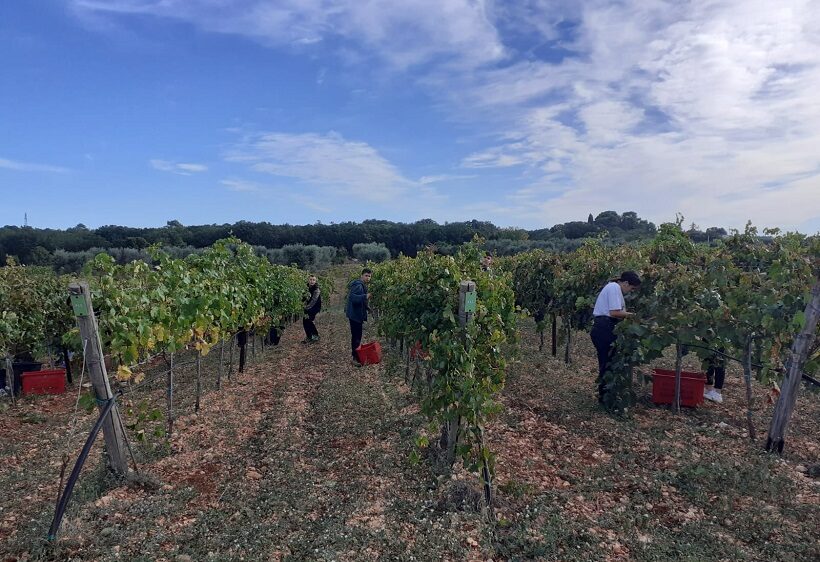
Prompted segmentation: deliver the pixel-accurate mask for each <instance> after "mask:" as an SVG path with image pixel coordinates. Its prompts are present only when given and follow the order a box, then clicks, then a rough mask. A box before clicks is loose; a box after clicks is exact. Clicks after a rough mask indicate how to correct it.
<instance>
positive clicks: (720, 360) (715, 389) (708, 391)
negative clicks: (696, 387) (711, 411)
mask: <svg viewBox="0 0 820 562" xmlns="http://www.w3.org/2000/svg"><path fill="white" fill-rule="evenodd" d="M718 351H719V353H714V354H712V355H711V356H709V357H708V358H707V359H706V360H705V361H704V366H705V367H706V387H705V388H704V390H703V397H704V398H706V399H707V400H711V401H712V402H717V403H718V404H721V403H722V402H723V394H722V393H721V390H723V382H724V381H725V380H726V359H725V358H724V357H723V355H721V354H722V353H723V352H724V351H725V350H724V348H722V347H720V348H718Z"/></svg>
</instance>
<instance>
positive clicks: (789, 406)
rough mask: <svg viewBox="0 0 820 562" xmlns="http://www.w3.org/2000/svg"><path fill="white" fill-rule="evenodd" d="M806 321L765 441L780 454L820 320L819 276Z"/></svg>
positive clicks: (785, 376)
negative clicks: (804, 366)
mask: <svg viewBox="0 0 820 562" xmlns="http://www.w3.org/2000/svg"><path fill="white" fill-rule="evenodd" d="M804 318H805V321H804V322H803V329H802V330H800V334H798V336H797V337H796V338H794V343H792V349H791V353H790V354H789V359H788V361H787V362H786V373H785V375H784V376H783V383H782V384H781V385H780V398H778V400H777V405H775V407H774V415H773V416H772V423H771V425H770V426H769V437H768V439H767V440H766V450H767V451H770V452H774V453H777V454H778V455H782V454H783V446H784V445H785V443H786V430H787V429H788V428H789V421H790V420H791V417H792V412H793V411H794V405H795V402H796V401H797V395H798V393H799V392H800V381H801V380H802V378H803V376H802V375H803V373H802V371H803V365H804V363H805V362H806V357H807V355H808V353H809V348H810V347H811V343H812V340H813V339H814V334H815V332H816V330H817V324H818V321H820V277H818V279H817V280H816V281H815V283H814V287H813V288H812V291H811V300H810V301H809V303H808V304H807V305H806V311H805V313H804Z"/></svg>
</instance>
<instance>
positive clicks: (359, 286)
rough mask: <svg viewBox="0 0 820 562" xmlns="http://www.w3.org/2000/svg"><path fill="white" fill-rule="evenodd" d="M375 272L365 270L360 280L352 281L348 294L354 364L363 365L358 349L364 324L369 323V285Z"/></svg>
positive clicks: (347, 313) (346, 308)
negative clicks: (357, 353) (357, 352)
mask: <svg viewBox="0 0 820 562" xmlns="http://www.w3.org/2000/svg"><path fill="white" fill-rule="evenodd" d="M372 275H373V271H372V270H370V269H368V268H365V269H363V270H362V276H361V277H360V278H359V279H355V280H353V281H351V283H350V286H349V287H348V293H347V306H346V307H345V314H346V315H347V319H348V320H350V347H351V349H352V351H353V363H354V364H355V365H361V363H360V362H359V357H358V356H357V355H356V349H358V347H359V346H360V345H361V343H362V324H363V323H364V322H365V321H367V284H368V283H370V277H371V276H372Z"/></svg>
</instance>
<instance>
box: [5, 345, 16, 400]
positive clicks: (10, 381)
mask: <svg viewBox="0 0 820 562" xmlns="http://www.w3.org/2000/svg"><path fill="white" fill-rule="evenodd" d="M12 364H13V362H12V360H11V356H10V355H7V356H6V384H7V385H9V396H10V397H11V403H12V404H16V402H15V399H14V368H13V367H12Z"/></svg>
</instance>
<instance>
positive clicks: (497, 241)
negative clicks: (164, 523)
mask: <svg viewBox="0 0 820 562" xmlns="http://www.w3.org/2000/svg"><path fill="white" fill-rule="evenodd" d="M690 230H691V233H692V236H693V239H694V238H695V236H697V237H698V238H699V239H698V240H696V241H701V240H700V239H703V240H706V239H708V238H709V237H710V236H711V237H716V236H719V235H725V234H726V231H725V230H723V229H720V228H715V229H709V230H707V231H706V232H700V231H699V230H697V229H690ZM655 232H656V228H655V225H654V224H652V223H651V222H648V221H645V220H643V219H641V218H639V217H638V216H637V214H636V213H634V212H626V213H623V214H622V215H621V214H618V213H617V212H615V211H605V212H603V213H600V214H599V215H598V216H597V217H593V216H592V215H591V214H590V215H589V217H588V218H587V220H586V221H572V222H567V223H563V224H558V225H555V226H553V227H551V228H545V229H539V230H532V231H528V230H524V229H519V228H502V227H498V226H496V225H494V224H492V223H490V222H486V221H477V220H472V221H464V222H452V223H445V224H439V223H437V222H436V221H433V220H431V219H424V220H420V221H417V222H413V223H401V222H391V221H385V220H366V221H364V222H361V223H356V222H343V223H338V224H322V223H316V224H311V225H290V224H282V225H273V224H270V223H267V222H262V223H252V222H247V221H240V222H237V223H234V224H222V225H216V224H211V225H196V226H184V225H182V224H181V223H180V222H179V221H175V220H172V221H168V223H167V224H166V225H165V226H163V227H159V228H134V227H127V226H114V225H109V226H102V227H100V228H96V229H89V228H86V227H85V226H84V225H82V224H78V225H77V226H75V227H72V228H68V229H65V230H61V229H48V228H46V229H39V228H31V227H18V226H5V227H3V228H1V229H0V263H5V262H6V258H7V257H8V256H13V257H14V258H15V259H16V260H17V262H19V263H22V264H26V265H48V266H52V267H55V269H58V270H62V271H76V270H77V269H78V268H79V267H81V266H82V264H83V263H85V262H86V261H87V260H88V258H89V255H94V254H96V253H99V252H100V251H105V252H108V253H109V254H112V255H113V256H114V257H115V259H117V261H120V260H122V262H125V261H130V260H131V259H135V258H136V259H143V258H144V256H143V253H144V252H143V250H145V249H146V248H148V247H149V246H151V245H153V244H161V245H162V246H164V247H166V248H169V249H170V248H176V250H169V252H170V253H172V254H175V255H176V254H179V256H180V257H183V256H184V255H188V254H190V253H193V252H195V251H197V250H198V249H201V248H205V247H208V246H210V245H211V244H213V243H214V242H215V241H216V240H220V239H223V238H225V237H228V236H231V235H233V236H235V237H237V238H239V239H240V240H242V241H243V242H246V243H248V244H250V245H252V246H255V247H257V248H264V249H266V250H282V251H281V252H273V253H269V254H268V255H269V257H270V258H271V261H272V262H273V263H297V264H298V265H300V266H301V267H315V266H316V264H324V263H330V262H333V261H334V260H342V259H345V258H348V257H360V258H361V259H373V260H374V261H381V260H382V259H385V257H387V256H386V255H385V250H386V253H387V254H389V256H394V257H395V256H397V255H398V254H399V253H403V254H405V255H408V256H415V255H416V252H417V251H418V250H419V249H421V248H424V247H427V246H431V245H434V246H437V247H439V248H440V250H441V251H442V252H445V253H446V252H448V249H451V248H453V247H456V246H460V245H461V244H463V243H464V242H467V241H469V240H471V239H472V238H473V237H474V236H475V235H479V236H481V237H482V238H484V239H485V240H487V249H489V250H490V251H494V252H496V253H498V254H500V255H510V254H515V253H518V252H521V251H527V250H531V249H535V248H541V249H548V250H552V251H559V252H563V251H571V250H574V249H575V248H577V247H578V245H579V244H580V242H581V240H583V239H584V238H589V237H592V236H598V235H600V234H602V233H606V234H608V236H609V238H610V239H611V240H612V241H613V243H622V242H631V241H637V240H645V239H651V238H652V237H653V236H654V235H655ZM357 245H358V252H357V251H356V249H357ZM362 245H364V246H362ZM381 246H383V247H384V249H381ZM357 254H359V255H358V256H357ZM310 255H312V256H314V257H313V258H310V259H309V258H308V257H306V256H310ZM294 256H295V257H296V259H293V257H294ZM374 258H376V259H374ZM288 259H292V260H293V261H287V260H288ZM78 264H79V265H78Z"/></svg>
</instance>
